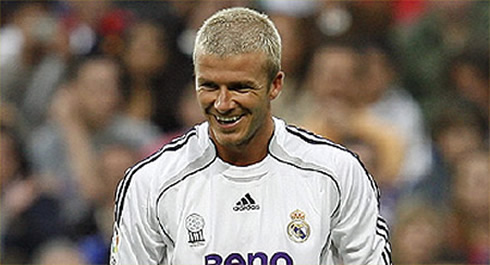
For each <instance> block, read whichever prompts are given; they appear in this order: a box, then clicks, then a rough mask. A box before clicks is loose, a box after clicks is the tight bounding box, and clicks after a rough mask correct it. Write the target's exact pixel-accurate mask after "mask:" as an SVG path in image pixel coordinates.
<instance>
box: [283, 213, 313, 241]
mask: <svg viewBox="0 0 490 265" xmlns="http://www.w3.org/2000/svg"><path fill="white" fill-rule="evenodd" d="M290 217H291V219H292V221H291V222H289V224H288V235H289V238H290V239H291V240H293V241H294V242H297V243H302V242H305V241H306V240H307V239H308V237H309V236H310V225H308V223H307V222H306V221H305V213H304V212H302V211H300V210H296V211H294V212H292V213H291V214H290Z"/></svg>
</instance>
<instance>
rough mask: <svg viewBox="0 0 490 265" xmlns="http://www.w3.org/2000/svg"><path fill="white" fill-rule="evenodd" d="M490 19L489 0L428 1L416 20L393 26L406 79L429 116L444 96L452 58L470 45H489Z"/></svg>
mask: <svg viewBox="0 0 490 265" xmlns="http://www.w3.org/2000/svg"><path fill="white" fill-rule="evenodd" d="M488 23H489V13H488V2H486V1H447V0H445V1H425V8H424V13H423V14H422V15H421V16H420V18H418V20H417V21H416V22H414V23H412V24H411V25H410V26H408V27H403V28H393V35H392V40H393V42H394V43H395V44H396V47H397V53H398V54H399V56H400V59H401V60H400V62H399V63H400V66H401V69H402V78H403V82H404V83H405V87H406V88H407V89H409V90H410V92H412V94H413V95H414V97H415V98H416V99H417V100H418V101H419V102H420V103H421V105H422V108H423V110H424V115H425V116H427V117H429V116H430V114H431V112H433V106H434V105H435V103H437V102H438V101H440V100H444V97H443V96H444V95H445V94H446V93H447V89H446V86H445V85H446V84H445V82H444V79H445V76H444V70H445V67H446V65H447V64H448V63H449V60H450V58H451V57H452V56H453V55H455V54H457V53H459V52H461V51H463V50H466V49H474V48H476V49H488V43H489V34H488V25H489V24H488ZM441 103H442V104H444V101H442V102H441Z"/></svg>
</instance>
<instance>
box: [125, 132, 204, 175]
mask: <svg viewBox="0 0 490 265" xmlns="http://www.w3.org/2000/svg"><path fill="white" fill-rule="evenodd" d="M209 148H212V146H211V145H210V143H209V139H208V134H207V125H206V124H201V125H197V126H195V127H192V128H191V129H189V130H188V131H187V132H185V133H184V134H182V135H179V136H176V137H175V138H174V139H173V140H171V141H170V142H168V143H166V144H165V145H163V146H162V147H160V149H158V150H157V151H156V152H154V153H153V154H151V155H149V156H148V157H146V158H144V159H143V160H141V161H139V162H138V163H136V164H135V165H134V166H132V167H131V168H129V169H128V170H127V172H126V175H144V176H142V177H141V178H153V177H154V175H157V176H158V178H159V179H161V181H165V179H166V178H167V176H170V175H174V174H175V172H178V171H180V170H182V168H185V167H186V166H188V165H189V164H191V163H192V162H193V161H194V160H196V159H197V158H200V157H201V156H202V155H203V154H204V153H205V151H206V149H209ZM145 182H147V180H145Z"/></svg>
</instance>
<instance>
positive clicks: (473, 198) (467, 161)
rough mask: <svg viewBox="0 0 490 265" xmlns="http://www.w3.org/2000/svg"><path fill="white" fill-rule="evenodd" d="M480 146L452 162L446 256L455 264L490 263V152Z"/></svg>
mask: <svg viewBox="0 0 490 265" xmlns="http://www.w3.org/2000/svg"><path fill="white" fill-rule="evenodd" d="M482 148H483V147H480V148H477V149H475V150H471V151H470V152H467V153H464V154H463V155H462V156H460V157H459V158H458V161H457V162H456V165H455V170H454V178H453V179H452V185H451V211H452V212H451V214H450V215H449V217H450V218H448V219H449V220H450V222H449V225H448V226H447V229H446V230H447V231H446V235H447V236H448V237H447V239H446V242H448V244H449V251H448V254H449V257H448V258H452V260H453V261H454V262H457V263H465V264H488V263H489V262H490V250H489V248H488V246H489V245H490V234H489V227H488V224H489V221H490V219H489V211H490V205H489V199H490V198H489V195H488V188H489V184H490V181H489V180H490V177H489V153H488V149H482Z"/></svg>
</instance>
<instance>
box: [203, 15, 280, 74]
mask: <svg viewBox="0 0 490 265" xmlns="http://www.w3.org/2000/svg"><path fill="white" fill-rule="evenodd" d="M253 52H263V53H264V54H265V55H266V60H267V63H266V66H265V67H266V71H267V72H268V76H269V78H270V79H271V80H272V79H273V78H274V77H275V76H276V74H277V73H278V72H279V71H280V70H281V37H280V36H279V32H278V31H277V29H276V27H275V26H274V23H273V22H272V21H271V20H270V19H269V18H268V17H267V15H265V14H261V13H259V12H257V11H255V10H252V9H249V8H245V7H232V8H228V9H223V10H220V11H218V12H216V13H215V14H214V15H212V16H211V17H209V18H208V19H207V20H206V21H204V23H203V25H202V26H201V28H200V29H199V31H198V32H197V36H196V41H195V45H194V53H193V61H194V63H195V62H196V57H197V55H201V54H212V55H218V56H230V55H239V54H245V53H253Z"/></svg>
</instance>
